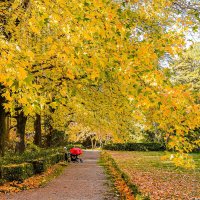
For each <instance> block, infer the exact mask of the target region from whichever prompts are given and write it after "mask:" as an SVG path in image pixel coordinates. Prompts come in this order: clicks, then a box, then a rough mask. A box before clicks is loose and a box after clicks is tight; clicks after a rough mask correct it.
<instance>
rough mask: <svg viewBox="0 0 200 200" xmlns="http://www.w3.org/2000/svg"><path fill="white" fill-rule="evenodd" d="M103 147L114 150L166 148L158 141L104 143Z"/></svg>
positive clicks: (157, 149) (161, 149) (154, 149)
mask: <svg viewBox="0 0 200 200" xmlns="http://www.w3.org/2000/svg"><path fill="white" fill-rule="evenodd" d="M103 149H105V150H112V151H163V150H165V148H164V147H163V146H162V145H161V144H158V143H124V144H122V143H115V144H107V145H104V147H103Z"/></svg>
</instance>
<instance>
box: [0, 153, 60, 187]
mask: <svg viewBox="0 0 200 200" xmlns="http://www.w3.org/2000/svg"><path fill="white" fill-rule="evenodd" d="M62 160H64V153H55V154H52V155H49V156H48V157H45V158H44V157H42V158H38V159H34V160H28V161H27V162H24V163H20V164H9V165H2V166H1V167H0V184H2V183H4V182H5V181H14V180H16V181H22V180H24V179H26V178H28V177H30V176H32V175H34V174H38V173H42V172H44V171H45V170H46V169H47V168H48V167H50V166H52V165H54V164H56V163H58V162H60V161H62Z"/></svg>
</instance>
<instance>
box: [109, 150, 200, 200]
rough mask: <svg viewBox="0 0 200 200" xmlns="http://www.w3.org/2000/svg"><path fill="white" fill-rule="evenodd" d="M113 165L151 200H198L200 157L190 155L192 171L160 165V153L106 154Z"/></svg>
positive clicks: (169, 164) (164, 164)
mask: <svg viewBox="0 0 200 200" xmlns="http://www.w3.org/2000/svg"><path fill="white" fill-rule="evenodd" d="M108 153H109V154H110V155H111V156H112V157H113V158H114V160H115V161H116V163H117V165H118V166H119V167H120V169H121V170H122V171H124V172H125V173H126V174H127V175H128V176H129V177H130V179H131V181H132V182H133V183H134V184H135V185H137V186H138V187H139V190H140V191H141V192H142V193H143V194H145V195H149V197H150V199H153V200H167V199H169V200H173V199H174V200H179V199H180V200H186V199H187V200H189V199H192V198H194V197H196V198H200V154H192V156H193V158H194V160H195V164H196V169H193V170H187V169H182V168H177V167H175V166H174V165H173V164H172V163H171V162H170V161H163V160H161V157H162V156H163V155H164V153H163V152H136V151H134V152H124V151H123V152H119V151H108Z"/></svg>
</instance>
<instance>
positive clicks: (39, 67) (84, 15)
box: [0, 0, 200, 153]
mask: <svg viewBox="0 0 200 200" xmlns="http://www.w3.org/2000/svg"><path fill="white" fill-rule="evenodd" d="M184 3H185V4H184ZM186 5H187V6H186ZM0 6H1V11H2V12H1V13H2V14H1V21H0V23H1V28H0V54H1V57H0V83H1V96H2V97H3V98H5V99H2V101H1V105H3V106H4V109H5V111H6V112H9V113H11V114H12V115H15V114H16V113H18V114H19V113H20V112H23V113H24V114H25V116H31V115H35V113H37V114H41V112H43V113H48V114H49V115H52V118H53V121H54V124H55V126H59V125H58V124H59V121H60V122H61V123H62V122H63V121H62V120H64V122H66V124H68V123H67V121H68V122H69V123H70V121H72V122H76V123H80V124H81V125H82V126H85V127H90V129H91V130H92V131H96V132H99V133H103V132H108V133H109V132H110V133H111V132H112V133H113V134H118V135H123V134H125V133H126V134H129V131H130V129H131V127H132V126H133V127H134V125H135V124H140V125H141V126H142V127H143V128H144V129H152V128H155V124H156V126H157V128H158V129H160V130H162V131H163V132H164V137H166V140H167V141H168V145H169V147H170V148H175V149H176V150H178V151H179V152H181V153H183V152H189V151H191V150H193V149H194V148H195V147H196V145H197V144H199V140H198V139H195V140H194V141H191V140H189V139H188V137H187V136H188V134H190V131H191V130H194V129H195V128H197V127H198V126H199V124H200V116H199V113H200V112H199V109H200V107H199V104H196V102H195V97H194V96H193V94H192V92H190V91H189V90H187V89H186V88H185V87H184V86H182V85H178V86H174V85H173V84H172V83H171V81H170V79H169V77H168V70H167V69H165V68H162V67H161V66H160V62H161V61H162V59H163V57H164V56H165V55H170V56H171V57H174V56H175V55H177V54H178V53H180V52H181V51H182V49H183V48H184V36H183V33H184V31H186V30H187V29H188V28H192V27H194V26H195V27H196V26H197V24H198V23H197V21H198V20H199V15H198V14H199V10H198V9H199V7H198V3H195V2H194V3H193V5H188V4H187V1H186V2H181V1H175V0H171V1H169V0H153V1H147V0H133V1H125V2H114V1H111V0H100V1H95V0H84V1H80V0H71V1H65V0H54V1H50V0H34V1H32V0H23V1H21V0H14V1H3V2H1V3H0ZM187 8H188V9H187ZM181 9H187V12H188V13H187V12H184V15H182V16H180V13H181ZM56 113H57V114H56ZM53 115H54V116H53ZM56 121H57V122H56ZM64 122H63V123H62V124H64ZM56 123H57V125H56ZM68 125H69V124H68Z"/></svg>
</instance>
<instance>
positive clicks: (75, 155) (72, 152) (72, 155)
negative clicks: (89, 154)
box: [65, 147, 83, 163]
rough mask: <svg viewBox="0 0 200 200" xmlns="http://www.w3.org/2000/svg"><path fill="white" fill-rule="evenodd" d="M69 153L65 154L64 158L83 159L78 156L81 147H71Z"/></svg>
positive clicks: (79, 160)
mask: <svg viewBox="0 0 200 200" xmlns="http://www.w3.org/2000/svg"><path fill="white" fill-rule="evenodd" d="M69 152H70V153H68V154H65V160H66V161H68V162H70V161H72V162H81V163H82V162H83V160H82V159H81V158H79V156H80V155H81V154H82V153H83V151H82V149H81V148H78V147H73V148H71V149H70V150H69Z"/></svg>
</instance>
